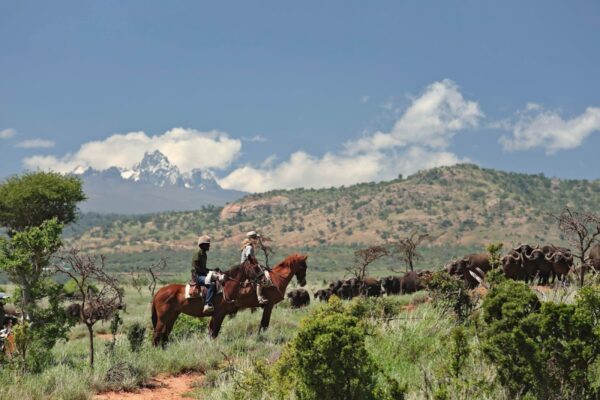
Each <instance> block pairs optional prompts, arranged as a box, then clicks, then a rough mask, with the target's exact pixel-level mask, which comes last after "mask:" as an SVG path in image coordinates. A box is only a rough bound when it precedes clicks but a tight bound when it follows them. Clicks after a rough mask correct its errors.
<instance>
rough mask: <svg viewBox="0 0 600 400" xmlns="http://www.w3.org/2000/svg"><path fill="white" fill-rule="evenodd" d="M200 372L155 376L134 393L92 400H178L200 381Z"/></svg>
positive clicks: (118, 393) (108, 394)
mask: <svg viewBox="0 0 600 400" xmlns="http://www.w3.org/2000/svg"><path fill="white" fill-rule="evenodd" d="M202 376H203V375H202V374H201V373H200V372H195V373H190V374H184V375H179V376H161V375H159V376H157V377H155V378H153V379H152V381H151V383H150V386H151V387H147V388H142V389H139V390H137V391H135V392H105V393H100V394H97V395H95V396H94V400H117V399H119V400H120V399H125V400H180V399H189V397H184V396H183V395H184V394H186V393H188V392H190V391H191V390H192V384H194V383H195V382H197V381H199V380H200V379H202Z"/></svg>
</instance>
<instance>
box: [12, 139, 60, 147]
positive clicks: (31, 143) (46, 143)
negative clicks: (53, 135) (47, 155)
mask: <svg viewBox="0 0 600 400" xmlns="http://www.w3.org/2000/svg"><path fill="white" fill-rule="evenodd" d="M54 145H55V143H54V142H53V141H52V140H45V139H28V140H23V141H22V142H19V143H17V144H16V145H15V146H16V147H22V148H24V149H48V148H50V147H54Z"/></svg>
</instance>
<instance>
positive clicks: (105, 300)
mask: <svg viewBox="0 0 600 400" xmlns="http://www.w3.org/2000/svg"><path fill="white" fill-rule="evenodd" d="M55 268H56V271H57V272H59V273H62V274H64V275H67V276H68V277H70V278H71V279H73V281H75V284H76V285H77V289H78V290H79V293H80V294H81V300H80V301H79V302H78V303H76V304H77V307H75V309H74V310H72V312H73V313H75V314H77V313H78V314H79V320H80V322H81V323H83V324H84V325H85V326H86V327H87V330H88V335H89V349H90V367H92V368H93V367H94V324H95V323H96V322H98V321H101V320H102V321H107V320H109V319H111V318H112V317H113V315H114V314H115V312H117V311H118V310H120V309H122V308H123V306H124V304H123V291H122V290H121V289H120V288H119V285H118V281H117V279H116V278H114V277H112V276H110V275H109V274H108V273H107V272H106V270H105V257H104V256H103V255H101V256H94V255H84V254H82V253H81V252H80V251H79V250H78V249H72V250H69V251H68V252H67V253H66V254H63V255H61V256H60V257H59V262H58V263H56V265H55ZM92 283H94V284H96V285H97V286H99V287H100V289H99V290H98V291H97V292H94V291H93V290H92V289H91V284H92Z"/></svg>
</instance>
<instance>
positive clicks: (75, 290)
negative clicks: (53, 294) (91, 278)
mask: <svg viewBox="0 0 600 400" xmlns="http://www.w3.org/2000/svg"><path fill="white" fill-rule="evenodd" d="M89 289H90V290H91V291H92V292H93V293H98V288H97V287H96V286H95V285H93V284H90V285H89ZM62 292H63V294H64V295H65V297H66V298H68V299H72V298H80V297H81V293H80V292H79V287H77V283H75V281H74V280H73V279H69V280H68V281H66V282H65V284H64V285H63V288H62Z"/></svg>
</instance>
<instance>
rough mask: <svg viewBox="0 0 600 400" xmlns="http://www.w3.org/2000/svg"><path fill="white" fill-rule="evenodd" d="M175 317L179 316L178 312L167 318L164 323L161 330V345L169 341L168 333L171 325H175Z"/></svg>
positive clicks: (171, 328)
mask: <svg viewBox="0 0 600 400" xmlns="http://www.w3.org/2000/svg"><path fill="white" fill-rule="evenodd" d="M177 317H179V312H178V313H176V314H175V315H173V316H172V317H171V318H169V320H168V321H167V322H166V323H165V328H164V330H163V347H164V346H165V345H166V344H167V342H168V341H169V335H170V334H171V331H172V330H173V326H175V321H177Z"/></svg>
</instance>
